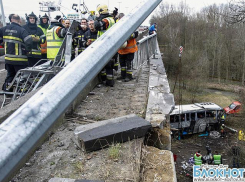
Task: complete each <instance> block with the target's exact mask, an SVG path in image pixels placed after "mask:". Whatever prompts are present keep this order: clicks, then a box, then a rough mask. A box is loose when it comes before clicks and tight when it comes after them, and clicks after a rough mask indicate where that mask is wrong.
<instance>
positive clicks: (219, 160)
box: [213, 151, 222, 165]
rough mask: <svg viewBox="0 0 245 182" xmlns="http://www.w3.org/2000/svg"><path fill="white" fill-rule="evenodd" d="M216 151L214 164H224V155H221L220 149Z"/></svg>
mask: <svg viewBox="0 0 245 182" xmlns="http://www.w3.org/2000/svg"><path fill="white" fill-rule="evenodd" d="M214 153H215V154H214V156H213V159H214V165H219V164H222V157H221V155H220V154H218V151H215V152H214Z"/></svg>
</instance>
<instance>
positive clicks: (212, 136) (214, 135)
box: [209, 131, 220, 138]
mask: <svg viewBox="0 0 245 182" xmlns="http://www.w3.org/2000/svg"><path fill="white" fill-rule="evenodd" d="M209 137H211V138H219V137H220V133H219V132H218V131H210V133H209Z"/></svg>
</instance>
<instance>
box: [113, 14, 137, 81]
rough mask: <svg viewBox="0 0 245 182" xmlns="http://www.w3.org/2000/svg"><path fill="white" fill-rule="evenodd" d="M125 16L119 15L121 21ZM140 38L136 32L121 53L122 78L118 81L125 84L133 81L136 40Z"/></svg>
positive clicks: (121, 49)
mask: <svg viewBox="0 0 245 182" xmlns="http://www.w3.org/2000/svg"><path fill="white" fill-rule="evenodd" d="M123 16H124V14H123V13H120V14H119V19H121V18H122V17H123ZM137 37H138V31H135V32H134V33H133V34H132V35H131V36H130V38H129V39H128V40H127V46H126V47H125V48H120V49H119V50H118V53H119V62H120V66H121V77H119V78H117V79H119V80H120V79H124V81H125V82H128V81H130V80H132V79H133V76H132V75H133V70H132V64H133V59H134V53H135V52H136V51H138V47H137V42H136V38H137Z"/></svg>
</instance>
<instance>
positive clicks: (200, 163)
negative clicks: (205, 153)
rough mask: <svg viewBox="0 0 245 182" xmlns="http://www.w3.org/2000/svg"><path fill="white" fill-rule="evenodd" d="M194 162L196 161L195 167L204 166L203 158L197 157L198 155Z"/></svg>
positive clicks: (195, 156)
mask: <svg viewBox="0 0 245 182" xmlns="http://www.w3.org/2000/svg"><path fill="white" fill-rule="evenodd" d="M194 160H195V165H198V166H200V165H202V156H201V155H200V156H199V157H197V155H196V154H195V155H194Z"/></svg>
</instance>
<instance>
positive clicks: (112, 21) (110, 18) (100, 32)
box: [97, 17, 115, 38]
mask: <svg viewBox="0 0 245 182" xmlns="http://www.w3.org/2000/svg"><path fill="white" fill-rule="evenodd" d="M104 19H106V20H108V22H109V26H108V27H107V29H106V30H108V29H109V28H111V27H112V26H113V25H114V24H115V20H114V19H113V18H112V17H107V18H104ZM104 19H103V20H104ZM106 30H100V31H98V34H97V38H99V37H100V36H101V35H103V34H104V33H105V32H106Z"/></svg>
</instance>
